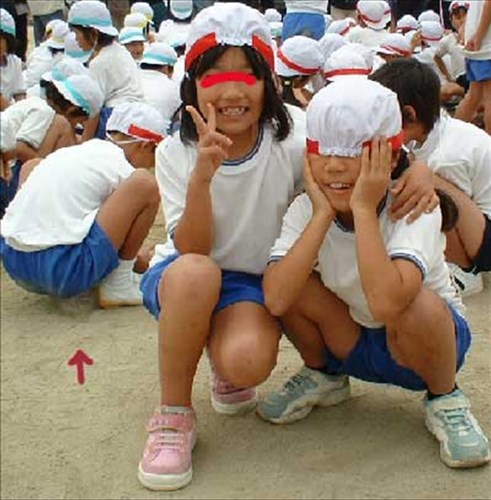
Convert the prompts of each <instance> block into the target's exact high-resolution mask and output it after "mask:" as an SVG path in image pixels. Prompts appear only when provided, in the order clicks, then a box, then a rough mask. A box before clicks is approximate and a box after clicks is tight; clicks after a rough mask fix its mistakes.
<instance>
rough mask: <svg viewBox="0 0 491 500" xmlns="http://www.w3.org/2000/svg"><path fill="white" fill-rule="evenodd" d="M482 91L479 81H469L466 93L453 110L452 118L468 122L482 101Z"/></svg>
mask: <svg viewBox="0 0 491 500" xmlns="http://www.w3.org/2000/svg"><path fill="white" fill-rule="evenodd" d="M482 98H483V93H482V85H481V82H471V83H470V85H469V90H468V91H467V94H466V95H465V97H464V98H463V99H462V101H461V102H460V104H459V105H458V106H457V109H456V110H455V115H454V118H457V119H458V120H462V121H464V122H470V121H472V119H473V118H474V116H475V115H476V113H477V110H478V108H479V106H480V105H481V103H482Z"/></svg>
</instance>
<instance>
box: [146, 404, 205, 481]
mask: <svg viewBox="0 0 491 500" xmlns="http://www.w3.org/2000/svg"><path fill="white" fill-rule="evenodd" d="M147 431H148V439H147V442H146V444H145V449H144V450H143V457H142V459H141V461H140V465H139V467H138V479H139V480H140V483H141V484H142V485H143V486H145V487H146V488H148V489H150V490H177V489H179V488H183V487H184V486H186V485H188V484H189V483H190V481H191V478H192V477H193V466H192V462H191V452H192V451H193V448H194V445H195V443H196V416H195V414H194V411H193V410H192V409H191V408H185V407H180V406H162V407H160V408H157V410H156V411H155V413H154V415H153V416H152V417H151V418H150V421H149V423H148V426H147Z"/></svg>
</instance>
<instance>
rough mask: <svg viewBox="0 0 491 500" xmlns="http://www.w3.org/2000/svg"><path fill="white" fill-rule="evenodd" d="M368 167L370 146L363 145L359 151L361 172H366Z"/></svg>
mask: <svg viewBox="0 0 491 500" xmlns="http://www.w3.org/2000/svg"><path fill="white" fill-rule="evenodd" d="M369 169H370V146H365V147H364V148H363V150H362V152H361V172H362V173H364V174H367V173H368V170H369Z"/></svg>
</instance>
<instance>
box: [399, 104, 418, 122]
mask: <svg viewBox="0 0 491 500" xmlns="http://www.w3.org/2000/svg"><path fill="white" fill-rule="evenodd" d="M417 121H418V116H417V114H416V110H415V109H414V108H413V107H412V106H410V105H409V104H406V106H404V107H403V108H402V123H403V124H404V125H406V124H408V123H416V122H417Z"/></svg>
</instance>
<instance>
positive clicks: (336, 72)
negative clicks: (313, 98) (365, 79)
mask: <svg viewBox="0 0 491 500" xmlns="http://www.w3.org/2000/svg"><path fill="white" fill-rule="evenodd" d="M370 71H371V70H369V69H363V68H342V69H333V70H332V71H327V72H325V73H324V77H325V78H331V77H333V76H340V75H369V74H370Z"/></svg>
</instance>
